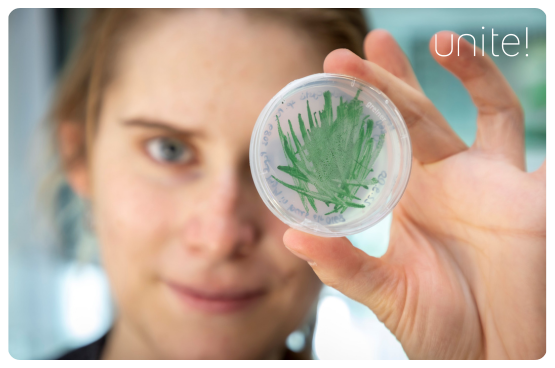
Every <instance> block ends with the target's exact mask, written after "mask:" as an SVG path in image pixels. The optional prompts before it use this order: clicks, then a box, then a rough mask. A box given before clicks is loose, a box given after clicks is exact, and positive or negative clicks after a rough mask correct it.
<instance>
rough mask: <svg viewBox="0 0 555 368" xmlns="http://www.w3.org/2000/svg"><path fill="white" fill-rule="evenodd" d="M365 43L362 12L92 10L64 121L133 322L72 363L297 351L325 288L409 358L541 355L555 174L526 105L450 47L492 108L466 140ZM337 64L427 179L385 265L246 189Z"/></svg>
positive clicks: (396, 65) (379, 46)
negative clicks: (300, 332)
mask: <svg viewBox="0 0 555 368" xmlns="http://www.w3.org/2000/svg"><path fill="white" fill-rule="evenodd" d="M365 32H366V30H365V26H364V22H363V18H362V15H361V13H360V12H359V11H349V10H282V11H270V10H257V11H254V10H248V11H247V10H225V11H223V10H178V11H176V10H172V11H169V10H159V11H158V10H156V11H154V10H104V11H98V12H97V13H96V14H94V15H93V17H92V19H91V21H90V24H89V27H88V29H87V32H86V34H85V39H84V43H83V48H82V49H81V50H80V51H78V53H77V55H76V58H75V59H74V62H73V64H72V66H71V67H70V68H69V69H68V71H67V74H66V76H65V79H64V80H63V81H62V84H61V87H60V93H59V98H58V100H57V102H56V105H55V106H54V110H53V111H54V113H53V116H54V121H55V123H56V126H55V128H56V129H55V131H56V132H57V137H58V142H59V147H60V155H61V159H62V162H63V164H64V170H65V173H66V175H67V179H68V181H69V183H70V185H71V186H72V188H73V189H74V191H75V192H76V193H77V194H78V195H79V196H81V197H82V198H84V199H85V200H86V201H88V202H89V203H90V205H91V209H92V210H91V212H92V213H91V216H92V219H93V221H92V222H93V225H94V231H95V234H96V236H97V238H98V240H99V244H100V247H101V255H102V260H103V265H104V267H105V269H106V272H107V274H108V277H109V280H110V284H111V288H112V292H113V296H114V299H115V302H116V305H117V307H118V314H117V316H116V319H115V323H114V326H113V328H112V329H111V331H110V333H109V334H108V336H107V337H106V338H105V339H103V340H101V341H100V342H97V343H96V344H93V345H92V346H89V347H88V348H85V350H80V351H78V352H73V353H72V354H69V355H68V356H66V357H65V358H70V359H71V358H83V357H85V355H88V356H87V357H88V358H93V359H100V358H101V359H164V358H169V359H191V358H192V359H195V358H196V359H202V358H212V359H218V358H220V359H234V358H258V359H262V358H268V359H272V358H274V359H278V358H291V357H293V358H295V356H292V354H291V353H290V352H288V351H287V350H286V348H285V339H286V337H287V336H288V334H289V333H291V332H292V331H293V330H295V329H297V328H299V327H300V326H302V325H303V324H304V323H306V322H307V321H308V320H309V319H310V316H311V311H312V310H313V306H314V303H315V300H316V297H317V295H318V292H319V289H320V286H321V283H320V280H322V281H323V282H324V283H326V284H328V285H330V286H332V287H335V288H337V289H338V290H340V291H341V292H343V293H345V294H346V295H348V296H350V297H352V298H353V299H355V300H358V301H360V302H362V303H364V304H366V305H368V306H369V307H370V308H371V309H372V310H373V311H374V312H375V313H376V314H377V316H378V317H379V318H380V319H381V320H382V321H383V322H384V323H385V324H386V326H387V327H388V328H389V329H390V330H391V331H392V332H393V333H394V334H395V335H396V336H397V338H398V339H399V341H400V342H401V343H402V344H403V347H404V349H405V351H406V352H407V354H408V356H409V357H411V358H539V357H541V356H542V355H543V354H544V353H545V164H544V166H543V167H542V168H541V169H540V170H538V171H537V172H535V173H530V174H528V173H526V172H525V171H524V148H523V119H522V111H521V109H520V105H519V103H518V100H517V99H516V97H515V95H514V93H513V92H512V91H511V89H510V87H509V86H508V84H507V83H506V81H505V80H504V78H503V77H502V75H501V74H500V73H499V71H498V70H497V69H496V68H495V66H494V64H493V63H492V62H491V60H489V59H488V58H487V57H484V58H472V57H470V56H468V55H470V52H469V50H468V49H469V48H470V47H471V45H469V44H468V43H463V42H461V56H460V57H447V58H440V57H439V56H436V55H434V57H436V59H437V60H438V62H440V64H442V65H443V66H444V67H446V68H447V69H448V70H450V71H451V72H452V73H454V74H455V75H456V76H458V77H459V78H460V79H461V80H462V82H463V84H464V85H465V86H466V88H467V89H468V90H469V93H470V94H471V96H472V97H473V99H474V101H475V103H476V104H477V106H478V109H479V118H478V136H477V140H476V143H475V144H474V145H473V146H472V147H470V148H468V147H466V146H465V145H464V143H463V142H462V141H461V140H460V139H459V138H458V137H457V136H456V134H455V133H454V132H453V131H452V130H451V128H450V127H449V125H448V123H447V122H446V121H445V120H443V118H442V117H441V115H440V114H439V112H437V110H436V109H435V108H434V106H433V105H432V104H431V103H430V102H429V100H427V99H426V97H425V96H424V95H423V93H422V90H421V89H420V87H419V85H418V82H417V80H416V78H415V76H414V73H413V72H412V69H411V67H410V65H409V64H408V62H407V60H406V58H405V56H404V55H403V54H402V51H401V50H400V49H399V47H398V46H397V44H396V43H395V41H394V40H393V39H392V38H391V36H390V35H389V34H387V33H385V32H383V31H374V32H371V33H370V34H369V35H368V36H367V37H366V39H365V41H364V53H365V55H366V58H367V59H368V60H369V61H365V60H363V59H361V56H362V55H363V51H362V47H363V46H362V40H363V37H364V33H365ZM449 36H450V34H449V33H447V32H443V33H440V34H439V35H438V48H439V50H440V53H443V52H442V51H443V49H447V48H448V47H449ZM432 47H433V45H432ZM336 49H338V50H336ZM333 50H335V51H333ZM349 50H350V51H349ZM465 51H468V52H465ZM443 54H444V53H443ZM324 59H325V63H324V69H323V71H325V72H328V73H339V74H348V75H352V76H355V77H357V78H360V79H363V80H366V81H367V82H369V83H371V84H374V85H376V86H377V87H378V88H380V89H381V90H383V91H384V92H385V93H386V94H387V95H388V96H389V97H390V98H391V99H392V100H393V101H394V102H395V104H396V105H397V106H398V107H399V109H400V110H401V112H402V113H403V115H404V117H405V119H406V121H407V124H408V126H409V129H410V133H411V139H412V142H413V147H414V163H413V172H412V177H411V180H410V182H409V186H408V188H407V191H406V193H405V195H404V197H403V198H402V200H401V202H400V203H399V205H398V206H397V208H396V209H395V212H394V218H393V224H392V229H391V244H390V247H389V249H388V252H387V254H386V255H385V256H384V257H382V258H381V259H376V258H373V257H370V256H368V255H366V254H364V253H363V252H361V251H359V250H358V249H356V248H354V247H352V245H351V244H350V243H349V242H348V241H347V240H346V239H322V238H318V237H315V236H312V235H308V234H303V233H300V232H298V231H293V230H287V227H286V226H285V225H284V224H283V223H281V222H280V221H279V220H278V219H277V218H275V217H274V216H273V215H272V214H271V213H270V212H269V210H268V209H267V208H266V207H265V205H264V204H263V202H262V201H261V199H260V198H259V196H258V194H257V192H256V190H255V187H254V185H253V183H252V180H251V177H250V169H249V164H248V147H249V140H250V135H251V131H252V128H253V125H254V122H255V121H256V118H257V116H258V114H259V112H260V111H261V109H262V108H263V106H264V105H265V104H266V102H267V101H268V100H270V99H271V98H272V96H273V95H274V94H275V93H276V92H278V91H279V90H280V89H281V88H282V87H283V86H285V85H286V84H287V83H289V82H290V81H292V80H294V79H298V78H301V77H304V76H307V75H310V74H314V73H319V72H322V62H323V61H324ZM286 230H287V232H286ZM283 242H285V245H286V246H287V247H288V248H289V250H290V251H291V252H289V251H288V250H287V249H286V248H285V247H283ZM523 249H525V251H524V250H523ZM295 255H296V256H298V257H299V258H297V257H295ZM305 260H306V261H308V263H307V262H305ZM313 271H314V272H313ZM317 276H318V277H317ZM318 278H320V280H319V279H318ZM515 316H519V318H518V319H517V318H515ZM306 353H307V352H305V354H304V355H303V356H304V357H307V356H308V355H307V354H306ZM303 356H301V357H303Z"/></svg>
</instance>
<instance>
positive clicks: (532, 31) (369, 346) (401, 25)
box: [9, 9, 546, 359]
mask: <svg viewBox="0 0 555 368" xmlns="http://www.w3.org/2000/svg"><path fill="white" fill-rule="evenodd" d="M365 14H366V16H367V19H368V21H369V24H370V25H371V27H372V28H383V29H387V30H388V31H390V32H391V33H392V34H393V36H394V37H395V38H396V39H397V41H398V42H399V43H400V45H401V47H402V48H403V50H404V51H405V53H406V54H407V56H408V58H409V59H410V61H411V63H412V65H413V67H414V69H415V70H416V74H417V77H418V79H419V80H420V83H421V84H422V87H423V88H424V90H425V92H426V94H427V95H428V96H429V97H430V99H431V100H432V101H433V102H434V103H435V105H436V106H437V107H438V109H439V110H440V111H441V112H442V113H443V115H444V116H445V117H446V119H447V120H448V121H449V122H450V124H451V125H452V126H453V128H454V129H455V130H456V131H457V133H458V134H459V135H460V136H461V137H462V138H463V139H464V141H465V142H466V143H467V144H472V142H473V140H474V136H475V133H476V125H475V120H476V109H475V107H474V106H473V105H472V102H471V100H470V98H469V96H468V93H467V92H466V91H465V89H464V88H463V87H462V85H461V83H460V82H459V81H458V80H457V79H456V78H454V77H453V76H452V75H450V74H449V73H448V72H446V71H445V70H443V69H442V68H441V67H439V66H438V65H437V64H436V62H435V61H434V60H433V59H432V57H431V55H430V53H429V51H428V42H429V40H430V38H431V36H432V35H433V34H434V33H435V32H438V31H440V30H444V29H449V30H452V31H455V32H457V33H459V34H463V33H467V34H472V35H473V36H474V37H475V39H476V40H477V45H478V46H480V45H481V36H482V34H484V35H485V50H486V52H487V53H488V54H490V55H491V30H492V28H494V29H495V33H496V34H499V36H497V37H496V43H495V50H496V51H495V53H496V54H498V55H500V56H499V57H494V58H493V59H494V60H495V62H496V63H497V65H498V66H499V68H500V69H501V71H502V72H503V74H504V75H505V76H506V78H507V79H508V80H509V83H510V84H511V86H512V87H513V88H514V90H515V91H516V93H517V94H518V96H519V98H520V100H521V102H522V105H523V107H524V111H525V115H526V161H527V167H528V170H529V171H533V170H535V169H537V168H538V167H539V166H540V165H541V163H542V162H543V160H544V159H545V146H546V43H545V37H546V36H545V35H546V33H545V29H546V17H545V14H544V13H543V12H542V11H541V10H538V9H366V10H365ZM86 17H87V10H86V9H17V10H14V11H13V12H12V13H11V14H10V17H9V144H10V146H9V203H10V205H9V216H10V217H9V219H10V222H9V352H10V354H11V355H12V357H14V358H17V359H48V358H54V357H56V356H58V355H60V354H62V353H63V352H65V351H67V350H69V349H71V348H75V347H78V346H80V345H83V344H86V343H89V342H91V341H93V340H95V339H97V338H98V337H100V336H101V335H103V334H104V333H105V332H106V331H107V329H108V328H109V327H110V324H111V319H112V313H113V306H112V303H111V300H110V295H109V290H108V284H107V280H106V277H105V275H104V273H103V271H102V267H101V265H100V262H99V260H98V257H97V254H96V248H95V243H94V237H92V236H91V235H90V234H87V233H86V232H85V235H84V236H83V235H79V236H77V235H76V234H77V233H81V232H80V231H76V228H79V227H82V226H83V221H82V220H81V219H80V218H79V217H78V214H79V209H78V208H72V207H71V206H66V205H65V203H66V202H67V201H68V200H69V198H70V197H71V193H70V192H69V189H66V191H65V192H64V191H62V192H61V193H60V195H59V196H58V197H56V198H54V200H55V205H56V207H58V208H60V209H61V208H63V209H64V212H65V213H64V214H63V216H62V218H63V219H64V222H63V223H62V230H63V236H62V238H61V239H60V238H59V237H58V238H57V237H55V232H54V231H53V226H52V220H51V219H49V218H48V216H47V215H46V212H45V211H44V209H43V208H41V204H40V202H39V201H38V200H37V197H38V195H37V194H38V193H39V191H40V189H41V187H40V183H41V181H42V180H43V177H42V176H43V175H44V173H45V171H46V170H47V169H48V167H49V166H48V165H50V164H51V163H50V162H48V161H47V160H44V158H45V157H43V156H44V154H42V152H44V144H45V142H46V140H45V136H46V135H45V130H44V126H43V125H44V116H45V113H46V111H47V109H48V106H49V102H50V99H51V97H52V92H53V87H54V83H55V81H56V78H57V76H58V73H59V72H60V69H61V67H62V65H63V63H64V62H65V60H66V58H67V56H68V54H69V52H70V51H71V50H72V48H73V47H74V46H75V42H76V40H77V39H78V36H79V32H80V28H81V26H82V24H83V22H84V21H85V20H86ZM482 27H484V28H483V29H482ZM526 27H528V48H527V49H526V48H525V46H524V43H525V37H526ZM509 33H511V34H516V35H517V36H518V37H519V39H520V42H521V45H520V46H513V47H512V48H510V49H508V50H507V51H508V52H509V53H513V52H516V51H519V52H520V53H519V55H518V56H516V57H508V56H506V55H505V54H503V52H502V51H501V39H502V38H503V37H504V36H505V35H506V34H509ZM513 40H514V39H511V40H509V39H507V42H513ZM509 50H510V51H509ZM455 52H456V50H455ZM525 54H528V57H526V56H525ZM390 222H391V218H390V217H388V218H386V219H385V220H384V221H382V222H381V223H379V224H378V225H377V226H375V227H373V228H372V229H370V230H368V231H366V232H364V233H361V234H357V235H355V236H352V237H351V241H352V242H353V243H354V244H355V245H356V246H358V247H360V248H362V249H363V250H365V251H366V252H367V253H369V254H371V255H374V256H381V255H382V254H384V253H385V251H386V250H387V245H388V240H389V239H388V237H389V226H390ZM78 248H79V249H80V252H79V253H77V252H76V249H78ZM83 252H84V253H85V256H83ZM83 259H85V260H86V261H83ZM287 342H288V345H289V346H290V348H291V349H293V350H297V349H300V348H301V347H302V345H303V344H304V337H303V335H302V333H293V334H292V335H291V336H290V337H289V339H288V341H287ZM313 345H314V346H313V348H314V349H313V351H314V355H315V358H318V359H406V355H405V353H404V352H403V349H402V347H401V346H400V344H399V342H398V341H397V340H396V339H395V337H394V336H393V335H392V334H391V333H390V332H389V331H388V330H387V329H386V328H385V327H384V326H383V324H382V323H380V322H379V321H378V320H377V318H376V317H375V316H374V314H373V313H372V312H371V311H370V310H368V308H366V307H364V306H363V305H361V304H359V303H356V302H354V301H352V300H350V299H348V298H346V297H345V296H344V295H342V294H341V293H339V292H337V291H335V290H333V289H331V288H328V287H325V288H324V289H323V291H322V293H321V296H320V301H319V306H318V317H317V322H316V331H315V337H314V341H313Z"/></svg>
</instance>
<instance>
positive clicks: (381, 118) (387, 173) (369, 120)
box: [249, 73, 412, 237]
mask: <svg viewBox="0 0 555 368" xmlns="http://www.w3.org/2000/svg"><path fill="white" fill-rule="evenodd" d="M249 159H250V167H251V172H252V176H253V180H254V183H255V185H256V189H257V190H258V193H259V194H260V197H261V198H262V200H263V201H264V203H266V205H267V206H268V208H269V209H270V210H271V211H272V212H273V213H274V214H275V215H276V216H277V217H278V218H279V219H280V220H281V221H283V222H284V223H286V224H287V225H289V226H291V227H292V228H295V229H298V230H301V231H304V232H307V233H311V234H314V235H319V236H326V237H339V236H347V235H352V234H357V233H359V232H361V231H364V230H366V229H368V228H370V227H372V226H373V225H374V224H376V223H378V222H379V221H380V220H382V219H383V218H384V217H385V216H386V215H387V214H388V213H390V212H391V211H392V210H393V208H394V207H395V205H396V204H397V203H398V202H399V199H400V198H401V196H402V195H403V192H404V190H405V187H406V185H407V182H408V179H409V176H410V170H411V161H412V151H411V144H410V138H409V134H408V131H407V127H406V125H405V122H404V120H403V117H402V116H401V114H400V113H399V110H398V109H397V108H396V107H395V105H394V104H393V102H391V100H390V99H389V98H388V97H387V96H386V95H385V94H384V93H383V92H381V91H380V90H378V89H377V88H376V87H374V86H372V85H370V84H368V83H366V82H364V81H361V80H359V79H356V78H354V77H350V76H346V75H338V74H327V73H321V74H314V75H310V76H308V77H305V78H301V79H298V80H295V81H293V82H291V83H289V84H288V85H287V86H285V87H284V88H283V89H282V90H281V91H280V92H279V93H278V94H276V95H275V96H274V98H272V100H271V101H270V102H268V104H267V105H266V107H265V108H264V109H263V110H262V112H261V113H260V116H259V117H258V120H257V122H256V125H255V126H254V130H253V133H252V137H251V142H250V151H249Z"/></svg>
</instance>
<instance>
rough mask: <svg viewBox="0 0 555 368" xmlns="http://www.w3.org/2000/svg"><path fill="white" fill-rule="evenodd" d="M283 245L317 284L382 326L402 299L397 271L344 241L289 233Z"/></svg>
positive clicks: (401, 288)
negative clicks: (361, 307) (350, 301)
mask: <svg viewBox="0 0 555 368" xmlns="http://www.w3.org/2000/svg"><path fill="white" fill-rule="evenodd" d="M283 242H284V244H285V246H286V247H287V249H289V250H290V251H291V252H292V253H293V254H295V255H296V256H297V257H299V258H301V259H303V260H305V261H307V262H308V264H309V265H310V266H311V267H312V269H313V270H314V272H315V273H316V275H317V276H318V277H319V278H320V280H321V281H322V282H323V283H324V284H326V285H328V286H331V287H333V288H334V289H337V290H339V291H340V292H342V293H343V294H345V295H346V296H348V297H349V298H351V299H354V300H356V301H358V302H360V303H362V304H364V305H366V306H368V307H369V308H370V309H372V310H373V311H374V313H375V314H376V315H377V316H378V318H379V319H380V320H382V322H386V321H384V319H385V318H387V316H388V315H390V314H391V312H392V311H393V310H394V309H395V307H396V305H397V304H398V303H399V301H400V296H402V295H404V291H403V288H404V283H403V280H404V277H403V276H402V273H401V271H400V270H399V269H398V268H396V267H394V266H392V265H389V264H387V263H385V262H384V261H382V260H381V259H379V258H375V257H371V256H369V255H368V254H366V253H364V252H363V251H362V250H360V249H358V248H356V247H354V246H353V245H352V244H351V242H350V241H349V240H348V239H347V238H322V237H318V236H315V235H311V234H307V233H303V232H301V231H298V230H295V229H289V230H287V231H286V232H285V234H284V235H283Z"/></svg>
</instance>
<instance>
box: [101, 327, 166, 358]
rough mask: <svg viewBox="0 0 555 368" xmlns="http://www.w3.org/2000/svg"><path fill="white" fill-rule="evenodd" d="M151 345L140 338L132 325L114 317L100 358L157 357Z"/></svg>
mask: <svg viewBox="0 0 555 368" xmlns="http://www.w3.org/2000/svg"><path fill="white" fill-rule="evenodd" d="M159 358H160V357H158V356H157V354H156V353H155V352H154V351H153V349H152V345H150V344H148V343H147V341H145V340H144V339H142V338H141V334H140V333H138V331H136V330H135V329H134V328H133V327H132V326H130V325H129V324H128V323H126V321H125V320H124V319H122V318H121V317H119V318H118V319H116V322H115V323H114V326H113V327H112V330H111V331H110V334H109V335H108V339H107V341H106V346H105V348H104V351H103V353H102V359H107V360H112V359H116V360H117V359H140V360H147V359H159Z"/></svg>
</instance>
